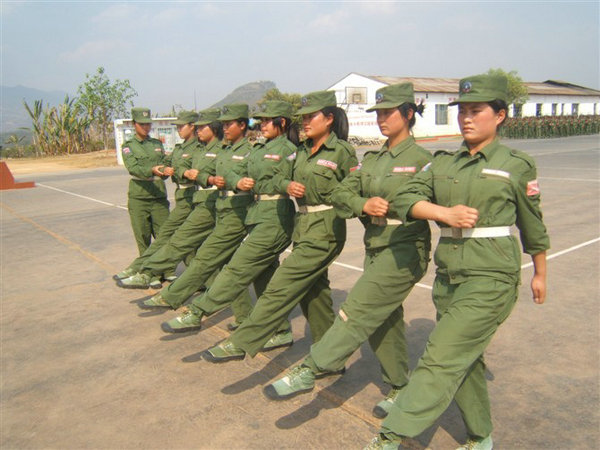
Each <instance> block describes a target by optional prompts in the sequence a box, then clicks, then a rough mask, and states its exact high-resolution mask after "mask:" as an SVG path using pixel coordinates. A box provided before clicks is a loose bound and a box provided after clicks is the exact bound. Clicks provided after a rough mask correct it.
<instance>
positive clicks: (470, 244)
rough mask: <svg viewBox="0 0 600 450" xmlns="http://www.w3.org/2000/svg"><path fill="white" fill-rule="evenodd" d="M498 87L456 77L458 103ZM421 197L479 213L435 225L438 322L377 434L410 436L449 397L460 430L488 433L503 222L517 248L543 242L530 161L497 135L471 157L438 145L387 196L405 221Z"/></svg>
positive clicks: (516, 256) (510, 279) (508, 259)
mask: <svg viewBox="0 0 600 450" xmlns="http://www.w3.org/2000/svg"><path fill="white" fill-rule="evenodd" d="M505 93H506V79H505V78H504V82H502V80H497V79H496V77H492V76H488V75H482V76H476V77H470V78H467V79H464V80H461V85H460V97H459V100H458V102H459V103H460V102H469V101H470V102H486V101H490V100H492V99H504V98H505V96H506V94H505ZM421 200H426V201H431V202H433V203H436V204H438V205H442V206H446V207H451V206H454V205H458V204H464V205H467V206H469V207H472V208H476V209H477V210H478V211H479V217H478V221H477V223H476V225H475V228H472V229H450V228H448V227H447V226H446V225H445V224H440V226H441V227H442V229H441V237H440V241H439V244H438V247H437V249H436V252H435V262H436V265H437V276H436V280H435V283H434V286H433V301H434V303H435V306H436V309H437V320H438V322H437V325H436V327H435V329H434V330H433V332H432V333H431V335H430V336H429V341H428V343H427V347H426V348H425V352H424V354H423V356H422V357H421V359H420V361H419V363H418V365H417V368H416V369H415V370H414V372H413V373H412V375H411V378H410V381H409V383H408V384H407V385H406V387H405V388H404V389H403V390H402V391H401V393H400V395H399V397H398V399H397V401H396V403H395V405H394V407H393V408H392V410H391V412H390V414H389V415H388V417H387V419H386V420H385V421H384V422H383V425H382V428H381V433H382V434H383V435H384V436H386V437H387V438H389V439H397V438H398V436H416V435H417V434H419V433H421V432H422V431H423V430H425V429H426V428H427V427H429V426H430V425H432V424H433V423H434V422H435V420H436V419H437V418H438V417H439V416H440V415H441V414H442V413H443V411H444V410H445V409H446V408H447V407H448V405H449V404H450V402H451V401H452V399H453V398H454V399H455V400H456V402H457V404H458V406H459V409H460V411H461V414H462V416H463V418H464V421H465V424H466V427H467V432H468V433H469V435H470V436H471V437H473V438H475V439H481V438H486V437H487V438H489V436H490V433H491V431H492V422H491V414H490V405H489V399H488V394H487V387H486V381H485V376H484V370H485V364H484V361H483V352H484V351H485V349H486V347H487V345H488V344H489V342H490V340H491V338H492V336H493V335H494V333H495V332H496V330H497V328H498V326H499V325H500V324H501V323H502V322H503V321H504V320H505V319H506V318H507V317H508V315H509V314H510V312H511V310H512V308H513V306H514V304H515V301H516V299H517V294H518V284H519V281H520V264H521V261H520V259H521V258H520V250H519V246H518V241H517V239H516V238H515V237H514V236H511V235H510V232H509V227H510V226H512V225H516V226H517V227H518V229H519V231H520V234H521V243H522V246H523V250H524V251H525V252H526V253H529V254H531V255H535V254H538V253H540V252H543V251H545V250H546V249H548V248H549V240H548V236H547V234H546V228H545V226H544V223H543V222H542V214H541V211H540V207H539V206H540V194H539V189H538V186H537V180H536V168H535V163H534V161H533V160H532V159H531V158H530V157H529V156H528V155H526V154H524V153H522V152H519V151H516V150H511V149H509V148H507V147H505V146H503V145H501V144H500V143H499V142H498V141H497V140H494V141H493V142H492V143H490V144H489V145H487V146H486V147H485V148H483V149H482V150H480V151H478V152H476V153H475V154H474V155H471V154H470V152H469V149H468V148H467V146H466V145H465V144H463V146H462V147H461V148H460V149H459V151H458V152H456V153H454V154H453V153H448V152H438V153H437V154H436V156H435V158H434V160H433V163H432V164H431V166H430V167H429V168H428V169H427V170H424V171H422V172H420V173H419V174H418V175H417V176H415V177H414V178H413V179H412V180H411V181H409V182H408V183H407V184H406V185H405V187H403V188H402V189H401V190H399V191H398V192H397V193H396V195H395V197H394V198H393V200H392V209H393V210H394V211H396V212H397V214H398V216H399V217H400V218H401V219H402V220H410V219H409V217H410V210H411V208H412V206H413V205H414V204H415V203H416V202H418V201H421ZM490 443H491V440H490Z"/></svg>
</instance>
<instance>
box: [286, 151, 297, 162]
mask: <svg viewBox="0 0 600 450" xmlns="http://www.w3.org/2000/svg"><path fill="white" fill-rule="evenodd" d="M286 159H287V160H288V161H293V160H295V159H296V152H294V153H292V154H291V155H290V156H288V157H287V158H286Z"/></svg>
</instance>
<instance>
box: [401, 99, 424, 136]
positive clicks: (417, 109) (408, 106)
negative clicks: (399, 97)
mask: <svg viewBox="0 0 600 450" xmlns="http://www.w3.org/2000/svg"><path fill="white" fill-rule="evenodd" d="M410 110H412V112H413V114H412V117H411V118H410V119H408V111H410ZM424 110H425V105H424V104H423V100H421V103H419V106H417V105H416V104H415V103H411V102H405V103H402V104H401V105H400V106H398V111H400V114H402V117H404V118H405V119H406V120H408V128H409V129H410V128H412V127H414V126H415V122H416V121H417V118H416V117H415V114H419V115H420V116H421V117H423V111H424Z"/></svg>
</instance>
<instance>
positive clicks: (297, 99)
mask: <svg viewBox="0 0 600 450" xmlns="http://www.w3.org/2000/svg"><path fill="white" fill-rule="evenodd" d="M268 100H282V101H284V102H288V103H291V104H292V105H294V109H298V108H300V106H302V95H301V94H293V93H291V94H286V93H284V92H281V91H280V90H279V89H277V88H273V89H269V90H268V91H267V92H265V95H263V98H261V99H260V100H259V101H258V102H256V103H257V104H258V105H259V106H260V105H262V104H263V103H264V102H266V101H268Z"/></svg>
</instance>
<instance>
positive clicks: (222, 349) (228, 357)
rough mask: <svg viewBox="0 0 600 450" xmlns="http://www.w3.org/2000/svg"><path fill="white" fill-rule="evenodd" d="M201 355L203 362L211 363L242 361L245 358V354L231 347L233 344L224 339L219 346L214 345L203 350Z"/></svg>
mask: <svg viewBox="0 0 600 450" xmlns="http://www.w3.org/2000/svg"><path fill="white" fill-rule="evenodd" d="M201 354H202V358H203V359H204V360H206V361H208V362H211V363H222V362H227V361H234V360H236V359H237V360H239V359H244V357H245V356H246V352H245V351H244V350H242V349H241V348H237V347H236V346H235V345H233V342H231V341H230V340H229V339H225V340H224V341H223V342H221V343H220V344H218V345H215V346H214V347H211V348H209V349H208V350H204V351H203V352H202V353H201Z"/></svg>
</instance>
